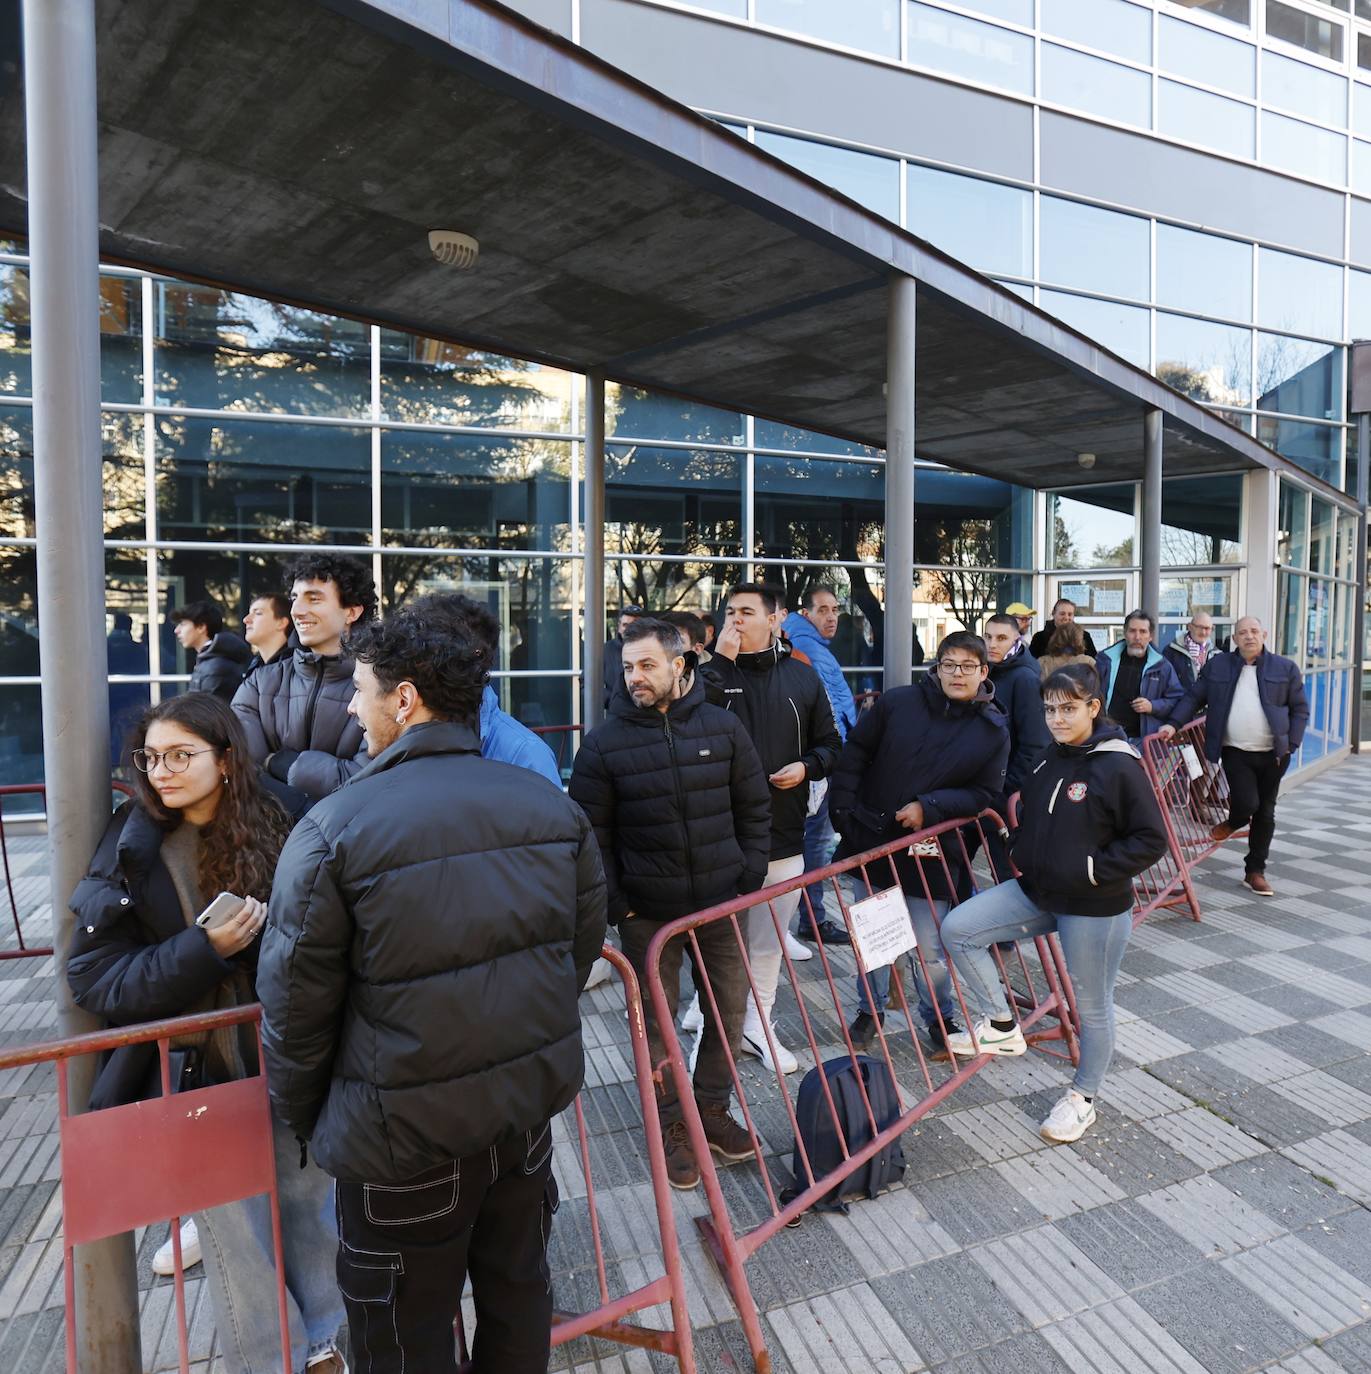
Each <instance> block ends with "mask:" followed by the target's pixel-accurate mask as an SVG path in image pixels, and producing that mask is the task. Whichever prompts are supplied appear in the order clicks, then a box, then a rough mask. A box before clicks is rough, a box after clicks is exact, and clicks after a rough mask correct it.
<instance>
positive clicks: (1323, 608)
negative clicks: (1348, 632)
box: [1303, 577, 1333, 739]
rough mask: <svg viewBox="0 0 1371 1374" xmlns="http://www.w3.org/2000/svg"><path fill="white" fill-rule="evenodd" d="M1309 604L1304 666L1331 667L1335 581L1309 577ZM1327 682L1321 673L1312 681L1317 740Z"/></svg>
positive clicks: (1314, 725) (1312, 701)
mask: <svg viewBox="0 0 1371 1374" xmlns="http://www.w3.org/2000/svg"><path fill="white" fill-rule="evenodd" d="M1307 586H1308V588H1309V605H1308V607H1307V608H1306V610H1305V616H1304V659H1303V666H1304V667H1305V668H1306V669H1309V668H1324V667H1327V666H1328V650H1329V641H1330V639H1331V638H1332V629H1333V584H1332V583H1331V582H1325V581H1324V580H1323V579H1322V578H1321V577H1311V578H1310V579H1309V580H1308V583H1307ZM1326 685H1327V677H1326V676H1325V675H1324V674H1323V673H1320V674H1318V675H1317V676H1316V677H1315V678H1314V680H1313V681H1312V682H1311V683H1310V687H1311V691H1310V697H1311V701H1310V706H1311V708H1312V710H1311V716H1312V721H1311V727H1312V728H1311V733H1312V734H1314V735H1315V737H1316V739H1317V737H1318V736H1320V735H1322V733H1323V726H1324V724H1325V722H1324V719H1323V716H1324V710H1323V706H1324V703H1323V702H1322V701H1321V700H1320V697H1321V696H1322V695H1323V693H1322V692H1321V691H1320V690H1319V689H1320V688H1324V687H1326Z"/></svg>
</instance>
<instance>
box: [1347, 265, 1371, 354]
mask: <svg viewBox="0 0 1371 1374" xmlns="http://www.w3.org/2000/svg"><path fill="white" fill-rule="evenodd" d="M1347 337H1348V338H1350V339H1371V272H1349V273H1348V274H1347Z"/></svg>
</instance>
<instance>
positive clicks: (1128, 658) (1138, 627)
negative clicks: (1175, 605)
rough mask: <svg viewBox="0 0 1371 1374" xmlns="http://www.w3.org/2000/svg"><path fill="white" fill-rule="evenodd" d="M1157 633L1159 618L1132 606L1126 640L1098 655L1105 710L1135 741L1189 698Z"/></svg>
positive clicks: (1154, 728)
mask: <svg viewBox="0 0 1371 1374" xmlns="http://www.w3.org/2000/svg"><path fill="white" fill-rule="evenodd" d="M1156 637H1157V622H1156V621H1155V620H1154V619H1153V618H1152V616H1151V615H1150V614H1149V613H1148V612H1147V611H1129V613H1128V619H1127V620H1125V621H1124V623H1123V640H1122V641H1121V642H1120V643H1118V644H1111V645H1110V646H1109V648H1107V649H1106V650H1105V651H1104V653H1102V654H1100V655H1099V657H1098V658H1096V660H1095V665H1096V668H1097V669H1098V671H1099V674H1100V692H1101V695H1102V696H1103V697H1104V700H1105V703H1106V705H1105V710H1106V711H1107V712H1108V713H1109V718H1110V720H1112V721H1114V722H1115V724H1117V725H1122V726H1123V728H1124V733H1125V734H1126V735H1127V736H1128V742H1129V743H1130V744H1133V745H1136V744H1137V743H1138V742H1139V741H1140V740H1143V739H1146V738H1147V736H1148V735H1154V734H1156V732H1157V731H1158V730H1159V729H1160V728H1161V724H1162V722H1163V721H1165V720H1170V719H1171V713H1172V712H1173V711H1174V710H1175V709H1176V707H1177V706H1179V705H1180V704H1181V701H1182V700H1183V699H1184V697H1185V689H1184V688H1183V687H1182V686H1181V684H1180V680H1179V679H1178V678H1177V677H1176V670H1175V669H1174V668H1173V667H1172V666H1171V665H1170V664H1169V663H1168V662H1167V661H1166V659H1165V658H1163V657H1162V655H1161V654H1160V653H1158V652H1157V650H1156V649H1155V648H1154V647H1153V645H1152V641H1153V640H1154V639H1155V638H1156Z"/></svg>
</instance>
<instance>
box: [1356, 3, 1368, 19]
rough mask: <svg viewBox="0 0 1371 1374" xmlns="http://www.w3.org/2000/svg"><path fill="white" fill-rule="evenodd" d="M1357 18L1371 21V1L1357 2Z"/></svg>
mask: <svg viewBox="0 0 1371 1374" xmlns="http://www.w3.org/2000/svg"><path fill="white" fill-rule="evenodd" d="M1356 11H1357V18H1358V19H1371V0H1357V6H1356Z"/></svg>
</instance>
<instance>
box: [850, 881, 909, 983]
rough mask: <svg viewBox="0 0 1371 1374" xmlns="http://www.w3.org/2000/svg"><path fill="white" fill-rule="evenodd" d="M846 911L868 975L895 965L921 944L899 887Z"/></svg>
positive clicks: (868, 898)
mask: <svg viewBox="0 0 1371 1374" xmlns="http://www.w3.org/2000/svg"><path fill="white" fill-rule="evenodd" d="M847 911H848V915H849V916H850V917H851V918H852V938H853V941H854V942H855V943H856V945H857V948H858V949H859V950H860V951H861V954H862V962H863V963H864V964H865V965H866V967H867V971H868V972H870V970H871V969H874V968H884V967H885V966H886V965H887V964H893V963H894V962H895V960H896V959H898V958H899V957H900V955H902V954H905V953H907V952H908V951H909V950H911V949H913V948H914V947H915V945H916V944H918V941H917V940H916V939H915V938H914V925H913V922H912V921H911V920H910V919H909V908H908V907H907V906H906V905H905V900H904V893H903V892H902V891H901V890H900V889H899V888H898V887H888V888H886V890H885V891H884V892H877V893H875V894H874V895H873V896H870V897H864V898H863V899H862V900H861V901H860V902H853V903H852V905H851V906H849V907H848V909H847Z"/></svg>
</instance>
